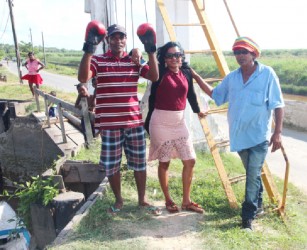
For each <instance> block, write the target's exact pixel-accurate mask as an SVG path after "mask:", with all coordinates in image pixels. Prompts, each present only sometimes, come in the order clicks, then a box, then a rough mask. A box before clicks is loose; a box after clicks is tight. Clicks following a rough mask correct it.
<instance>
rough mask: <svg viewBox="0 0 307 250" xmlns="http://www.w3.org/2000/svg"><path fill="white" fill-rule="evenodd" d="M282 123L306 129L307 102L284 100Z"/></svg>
mask: <svg viewBox="0 0 307 250" xmlns="http://www.w3.org/2000/svg"><path fill="white" fill-rule="evenodd" d="M285 105H286V107H285V117H284V125H285V126H288V127H292V128H296V129H300V130H304V131H307V115H306V110H307V103H306V102H301V101H289V100H286V101H285Z"/></svg>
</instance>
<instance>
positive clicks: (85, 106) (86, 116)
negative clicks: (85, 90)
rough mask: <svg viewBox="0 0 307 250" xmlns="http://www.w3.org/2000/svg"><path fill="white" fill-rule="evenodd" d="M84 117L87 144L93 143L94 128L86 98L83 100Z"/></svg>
mask: <svg viewBox="0 0 307 250" xmlns="http://www.w3.org/2000/svg"><path fill="white" fill-rule="evenodd" d="M81 107H82V116H83V121H84V128H85V131H84V132H85V137H86V142H87V144H90V143H91V142H92V141H93V133H92V126H91V121H90V112H89V111H88V103H87V99H86V97H82V98H81Z"/></svg>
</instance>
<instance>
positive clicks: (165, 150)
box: [145, 42, 204, 213]
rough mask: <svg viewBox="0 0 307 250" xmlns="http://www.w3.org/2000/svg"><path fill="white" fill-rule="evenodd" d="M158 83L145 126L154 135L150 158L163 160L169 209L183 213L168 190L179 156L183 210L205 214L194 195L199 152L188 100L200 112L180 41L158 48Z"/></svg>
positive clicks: (161, 173) (162, 180)
mask: <svg viewBox="0 0 307 250" xmlns="http://www.w3.org/2000/svg"><path fill="white" fill-rule="evenodd" d="M157 57H158V61H159V73H160V78H159V80H158V82H155V83H153V84H152V87H151V95H150V97H149V113H148V115H147V117H146V121H145V129H146V130H147V132H149V134H150V148H149V159H148V160H149V161H152V160H156V159H158V160H159V167H158V177H159V181H160V185H161V189H162V191H163V194H164V196H165V206H166V209H167V211H168V212H170V213H175V212H179V208H178V206H177V205H176V204H175V202H174V201H173V200H172V198H171V196H170V193H169V189H168V179H169V178H168V170H169V165H170V161H171V159H174V158H179V159H181V161H182V163H183V170H182V185H183V198H182V205H181V209H182V210H188V211H193V212H197V213H203V211H204V210H203V208H202V207H201V206H200V205H198V204H197V203H195V202H193V201H192V200H191V198H190V191H191V182H192V177H193V168H194V165H195V159H196V154H195V151H194V147H193V143H192V140H191V138H190V135H189V131H188V128H187V126H186V123H185V119H184V109H185V107H186V101H187V100H188V101H189V103H190V105H191V107H192V109H193V112H194V113H197V114H198V116H199V117H203V116H204V113H203V112H200V109H199V106H198V103H197V98H196V94H195V92H194V87H193V79H192V74H191V69H190V68H189V66H188V65H187V63H186V62H184V53H183V50H182V48H181V47H180V45H179V44H178V43H175V42H168V43H166V44H165V45H164V46H162V47H160V48H159V49H158V54H157Z"/></svg>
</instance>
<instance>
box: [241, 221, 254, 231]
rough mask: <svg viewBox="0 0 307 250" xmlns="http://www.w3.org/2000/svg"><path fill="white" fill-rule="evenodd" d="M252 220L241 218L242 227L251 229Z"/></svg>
mask: <svg viewBox="0 0 307 250" xmlns="http://www.w3.org/2000/svg"><path fill="white" fill-rule="evenodd" d="M252 222H253V220H252V219H248V220H242V228H243V229H250V230H253V227H252Z"/></svg>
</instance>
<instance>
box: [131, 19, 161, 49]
mask: <svg viewBox="0 0 307 250" xmlns="http://www.w3.org/2000/svg"><path fill="white" fill-rule="evenodd" d="M136 33H137V35H138V37H139V38H140V40H141V42H142V43H143V44H144V48H145V51H146V52H147V53H153V52H156V50H157V47H156V32H155V30H154V28H153V26H152V25H151V24H150V23H143V24H141V25H140V26H139V27H138V29H137V32H136Z"/></svg>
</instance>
